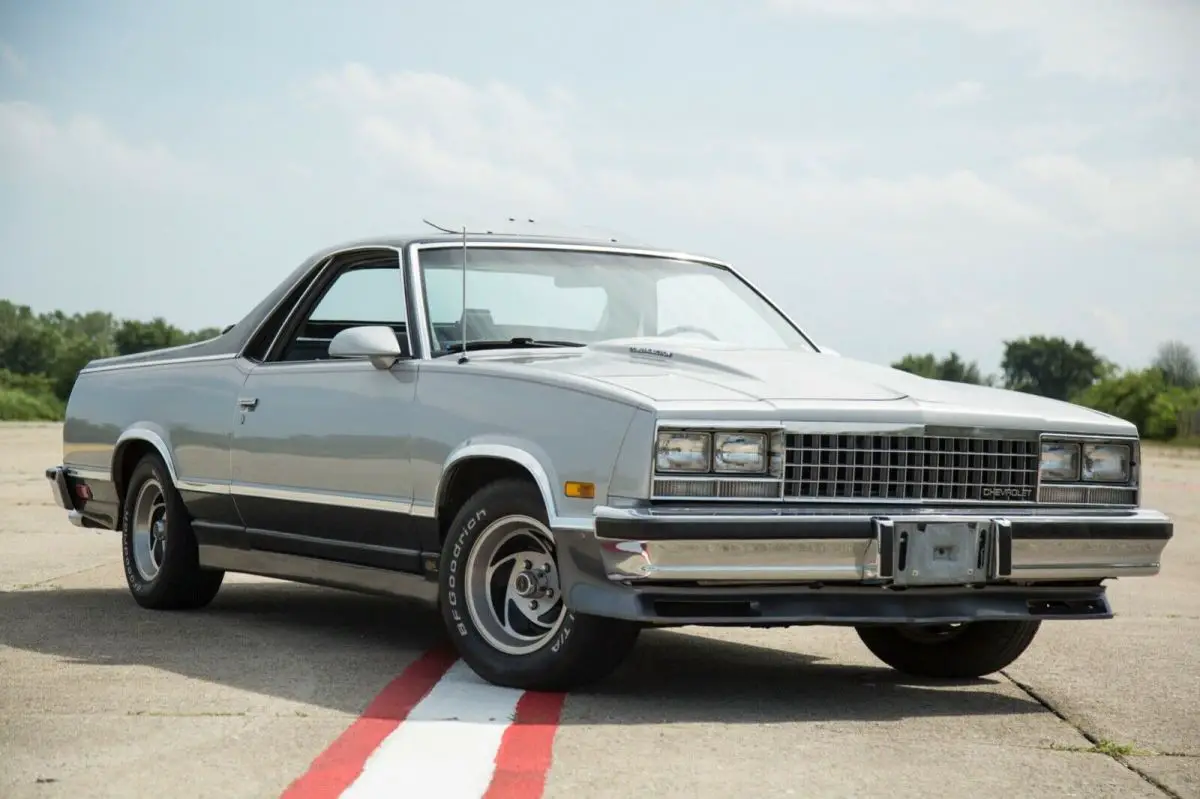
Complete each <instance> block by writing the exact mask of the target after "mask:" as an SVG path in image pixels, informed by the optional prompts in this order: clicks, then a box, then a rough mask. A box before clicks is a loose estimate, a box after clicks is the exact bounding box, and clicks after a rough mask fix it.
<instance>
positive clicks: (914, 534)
mask: <svg viewBox="0 0 1200 799" xmlns="http://www.w3.org/2000/svg"><path fill="white" fill-rule="evenodd" d="M993 530H994V525H993V524H992V521H991V520H990V519H983V520H979V519H971V520H939V521H916V520H914V521H900V520H898V519H894V520H892V533H893V535H894V539H893V546H892V558H893V570H892V574H893V578H892V579H893V585H896V586H939V585H942V586H953V585H960V586H964V585H978V584H982V583H986V582H987V578H988V572H989V570H990V566H991V559H992V549H993V547H992V546H991V542H992V538H993Z"/></svg>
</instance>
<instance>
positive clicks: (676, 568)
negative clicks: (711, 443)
mask: <svg viewBox="0 0 1200 799" xmlns="http://www.w3.org/2000/svg"><path fill="white" fill-rule="evenodd" d="M595 517H596V519H595V530H596V538H597V541H598V543H599V545H600V551H601V560H602V563H603V568H604V571H605V576H606V577H607V578H608V580H610V581H612V582H616V583H626V584H636V585H670V584H675V585H679V584H693V585H697V584H699V585H711V586H719V585H746V584H752V585H753V584H757V585H762V584H767V583H789V584H812V583H822V584H830V583H834V584H843V585H845V584H859V585H863V586H890V587H906V588H917V587H949V586H960V587H972V588H982V587H986V586H990V585H1014V584H1037V583H1048V582H1058V583H1061V582H1094V581H1099V580H1103V579H1106V578H1114V577H1129V576H1151V575H1155V574H1157V573H1158V571H1159V568H1160V561H1161V557H1162V552H1163V550H1164V549H1165V547H1166V545H1167V543H1168V542H1169V541H1170V539H1171V537H1172V535H1173V533H1174V529H1173V525H1172V522H1171V520H1170V519H1169V518H1168V517H1167V516H1165V515H1164V514H1162V513H1159V512H1158V511H1153V510H1143V509H1130V510H1121V511H1061V512H1049V511H1047V512H1030V511H1029V510H1026V509H1020V510H1012V511H1011V512H1004V513H1000V512H993V511H990V509H988V510H975V509H972V510H970V511H967V512H940V511H939V512H928V511H920V512H914V511H912V510H908V511H900V512H896V513H890V514H872V513H856V512H844V513H839V512H811V511H804V510H798V509H797V510H793V509H784V510H779V509H771V510H766V509H764V510H762V511H757V512H752V511H745V510H740V509H738V510H736V511H714V510H711V509H707V508H703V509H702V508H685V509H658V508H655V509H648V508H610V507H600V508H597V509H596V511H595Z"/></svg>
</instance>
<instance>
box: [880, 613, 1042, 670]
mask: <svg viewBox="0 0 1200 799" xmlns="http://www.w3.org/2000/svg"><path fill="white" fill-rule="evenodd" d="M1041 624H1042V623H1041V622H1040V621H980V622H973V623H970V624H963V625H958V626H952V625H939V626H928V627H922V626H919V625H900V626H896V627H859V628H858V637H859V638H861V639H862V642H863V643H864V644H866V646H867V649H869V650H871V653H872V654H874V655H875V657H877V658H879V659H880V660H882V661H883V662H884V663H886V664H888V665H889V666H891V667H892V668H894V669H896V670H897V671H900V672H904V673H905V674H911V675H913V676H916V677H935V678H941V679H968V678H974V677H982V676H984V675H985V674H991V673H993V672H997V671H1000V670H1001V669H1003V668H1005V667H1006V666H1008V665H1009V664H1011V663H1012V662H1013V661H1015V660H1016V659H1017V658H1019V657H1020V656H1021V654H1022V653H1023V652H1024V651H1025V650H1026V649H1027V648H1028V647H1029V645H1030V644H1031V643H1032V642H1033V638H1034V636H1035V635H1037V631H1038V629H1039V628H1040V627H1041Z"/></svg>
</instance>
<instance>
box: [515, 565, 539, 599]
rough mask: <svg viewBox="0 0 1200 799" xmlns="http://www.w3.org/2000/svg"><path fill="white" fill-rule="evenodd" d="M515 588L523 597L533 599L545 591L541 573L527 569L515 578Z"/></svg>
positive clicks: (518, 594)
mask: <svg viewBox="0 0 1200 799" xmlns="http://www.w3.org/2000/svg"><path fill="white" fill-rule="evenodd" d="M513 590H514V591H516V592H517V596H520V597H521V598H522V599H533V598H534V597H539V596H541V595H542V594H543V593H544V591H545V587H544V586H543V585H542V580H541V575H540V574H537V573H536V572H532V571H529V570H528V569H526V570H525V571H522V572H521V573H520V574H518V575H517V577H516V579H515V580H513Z"/></svg>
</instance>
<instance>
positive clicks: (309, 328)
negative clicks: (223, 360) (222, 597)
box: [231, 250, 420, 571]
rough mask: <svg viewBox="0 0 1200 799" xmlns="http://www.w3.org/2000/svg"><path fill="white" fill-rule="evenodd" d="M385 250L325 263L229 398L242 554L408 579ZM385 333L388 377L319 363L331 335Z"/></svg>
mask: <svg viewBox="0 0 1200 799" xmlns="http://www.w3.org/2000/svg"><path fill="white" fill-rule="evenodd" d="M406 307H407V304H406V302H405V286H404V277H403V270H402V268H401V260H400V256H399V254H398V253H397V252H396V251H395V250H359V251H353V252H350V253H343V254H341V255H339V256H336V257H335V258H334V259H333V260H332V261H331V262H330V263H329V265H328V266H326V268H325V272H324V274H322V275H321V277H319V278H318V279H317V280H316V281H315V282H314V284H313V285H312V286H311V287H310V288H309V290H308V291H307V293H306V295H305V296H304V297H302V298H301V299H300V301H299V302H298V303H297V306H296V308H295V309H294V310H293V312H292V313H291V315H290V316H289V317H288V319H287V321H286V322H284V324H283V326H282V327H281V328H280V330H279V332H278V334H277V335H276V337H275V342H274V343H273V344H272V345H271V347H270V348H269V349H268V351H267V352H266V354H265V356H264V358H263V360H262V362H261V363H258V364H256V365H254V366H253V368H252V369H251V371H250V375H249V377H248V378H247V379H246V382H245V384H244V385H243V387H242V390H241V393H240V395H239V399H238V404H239V408H238V410H239V413H240V418H239V419H237V420H235V425H234V435H233V442H232V452H231V466H232V481H233V482H232V491H233V494H234V498H235V501H236V503H237V508H238V511H239V513H240V514H241V516H242V519H243V521H244V522H245V524H246V527H247V537H248V541H249V544H250V546H251V547H252V548H254V549H259V550H266V551H271V552H277V553H286V554H292V555H301V556H307V557H315V558H322V559H327V560H334V561H339V562H342V563H353V564H357V565H363V566H373V567H377V568H386V569H398V570H404V571H417V570H419V563H420V557H419V556H420V542H419V540H418V534H417V528H416V527H415V526H414V524H413V523H412V516H411V510H412V485H413V482H412V477H411V472H410V468H411V463H410V462H411V446H412V432H413V431H412V427H411V418H412V416H411V407H412V403H413V400H414V397H415V393H416V380H417V368H416V366H417V364H416V361H414V360H412V351H413V350H412V345H411V343H410V341H409V336H408V327H407V318H406V317H407V312H406ZM359 325H387V326H389V327H391V328H392V329H393V330H394V331H395V332H396V334H397V339H398V340H399V342H400V343H401V346H402V349H403V351H404V353H405V354H404V356H403V357H401V358H400V359H399V360H398V361H397V362H396V363H395V364H394V365H392V366H391V368H388V369H379V368H376V367H375V366H373V365H372V364H371V362H370V361H368V360H367V359H366V358H336V359H334V358H330V356H329V342H330V340H331V339H332V338H333V337H334V336H335V335H336V334H337V333H338V332H340V331H341V330H345V329H347V328H350V327H356V326H359Z"/></svg>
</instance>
